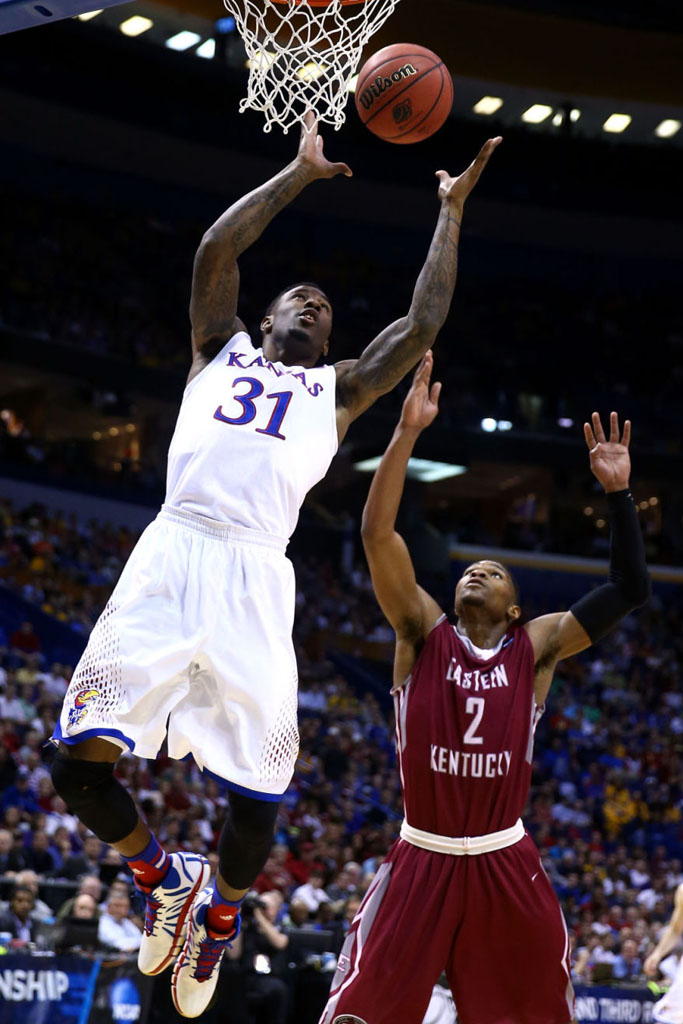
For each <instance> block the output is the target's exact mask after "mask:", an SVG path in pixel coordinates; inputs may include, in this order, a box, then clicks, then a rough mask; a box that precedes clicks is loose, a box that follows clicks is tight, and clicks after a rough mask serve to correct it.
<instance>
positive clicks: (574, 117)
mask: <svg viewBox="0 0 683 1024" xmlns="http://www.w3.org/2000/svg"><path fill="white" fill-rule="evenodd" d="M580 117H581V111H580V110H579V108H578V107H572V109H571V110H570V111H569V120H570V121H578V120H579V118H580Z"/></svg>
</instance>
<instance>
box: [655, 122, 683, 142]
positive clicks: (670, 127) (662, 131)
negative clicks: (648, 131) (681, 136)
mask: <svg viewBox="0 0 683 1024" xmlns="http://www.w3.org/2000/svg"><path fill="white" fill-rule="evenodd" d="M680 127H681V122H680V121H676V119H675V118H673V117H667V118H666V120H664V121H660V122H659V124H658V125H657V127H656V128H655V135H656V136H657V137H658V138H660V139H670V138H671V136H672V135H675V134H676V132H677V131H679V130H680Z"/></svg>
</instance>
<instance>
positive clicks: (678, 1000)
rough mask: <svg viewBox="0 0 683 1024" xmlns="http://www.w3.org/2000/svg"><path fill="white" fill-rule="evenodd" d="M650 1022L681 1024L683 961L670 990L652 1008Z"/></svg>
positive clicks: (682, 1014)
mask: <svg viewBox="0 0 683 1024" xmlns="http://www.w3.org/2000/svg"><path fill="white" fill-rule="evenodd" d="M652 1020H653V1021H656V1022H657V1024H683V959H682V960H681V961H679V964H678V970H677V971H676V977H675V978H674V980H673V984H672V986H671V988H670V989H669V991H668V992H667V993H666V995H664V996H663V997H662V998H661V999H660V1000H659V1002H657V1003H655V1005H654V1006H653V1007H652Z"/></svg>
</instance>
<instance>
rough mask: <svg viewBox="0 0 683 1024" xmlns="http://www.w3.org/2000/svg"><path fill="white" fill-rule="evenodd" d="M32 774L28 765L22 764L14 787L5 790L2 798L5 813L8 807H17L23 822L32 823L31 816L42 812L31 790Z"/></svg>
mask: <svg viewBox="0 0 683 1024" xmlns="http://www.w3.org/2000/svg"><path fill="white" fill-rule="evenodd" d="M30 774H31V773H30V771H29V769H28V768H27V767H26V765H23V764H22V765H21V766H20V767H19V769H18V771H17V775H16V781H15V783H14V785H13V786H10V787H9V788H8V789H7V790H5V792H4V794H3V797H2V809H3V811H6V810H7V808H8V807H17V808H18V809H19V811H20V816H21V819H22V820H23V821H30V818H31V815H32V814H36V813H37V812H38V811H39V810H40V807H39V806H38V801H37V799H36V795H35V793H34V792H33V790H32V789H31V788H30V784H29V783H30V780H29V776H30Z"/></svg>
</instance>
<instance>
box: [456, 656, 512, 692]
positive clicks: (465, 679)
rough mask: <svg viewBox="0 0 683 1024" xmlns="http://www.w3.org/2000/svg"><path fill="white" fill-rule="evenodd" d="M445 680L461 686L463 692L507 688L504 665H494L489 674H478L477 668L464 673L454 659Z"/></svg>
mask: <svg viewBox="0 0 683 1024" xmlns="http://www.w3.org/2000/svg"><path fill="white" fill-rule="evenodd" d="M446 679H450V680H452V682H454V683H455V685H456V686H462V688H463V690H475V691H476V690H494V689H495V688H496V687H497V686H509V683H508V677H507V673H506V671H505V665H494V667H493V668H492V669H491V671H490V672H480V671H479V669H478V668H476V669H474V671H473V672H465V671H463V668H462V666H461V665H459V664H458V662H457V661H456V660H455V658H451V663H450V665H449V666H448V672H447V673H446Z"/></svg>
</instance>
